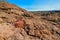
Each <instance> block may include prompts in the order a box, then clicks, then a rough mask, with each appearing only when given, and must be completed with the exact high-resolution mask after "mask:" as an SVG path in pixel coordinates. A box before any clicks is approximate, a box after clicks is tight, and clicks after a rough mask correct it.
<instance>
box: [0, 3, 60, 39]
mask: <svg viewBox="0 0 60 40" xmlns="http://www.w3.org/2000/svg"><path fill="white" fill-rule="evenodd" d="M0 5H1V6H0V40H59V39H60V25H59V24H57V23H54V22H50V21H47V20H44V19H40V18H39V17H38V16H36V15H33V14H30V13H29V12H27V11H26V10H23V9H21V8H19V7H17V6H16V5H13V4H9V3H4V5H5V6H3V7H2V3H0ZM6 6H7V7H6ZM20 18H22V20H24V21H25V25H24V28H22V27H21V26H19V27H16V26H15V23H16V21H17V20H20ZM18 24H21V23H18ZM22 25H23V23H22Z"/></svg>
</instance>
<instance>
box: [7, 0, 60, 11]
mask: <svg viewBox="0 0 60 40" xmlns="http://www.w3.org/2000/svg"><path fill="white" fill-rule="evenodd" d="M8 2H10V3H13V4H15V5H17V6H19V7H21V8H24V9H26V10H28V11H46V10H60V0H8Z"/></svg>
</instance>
